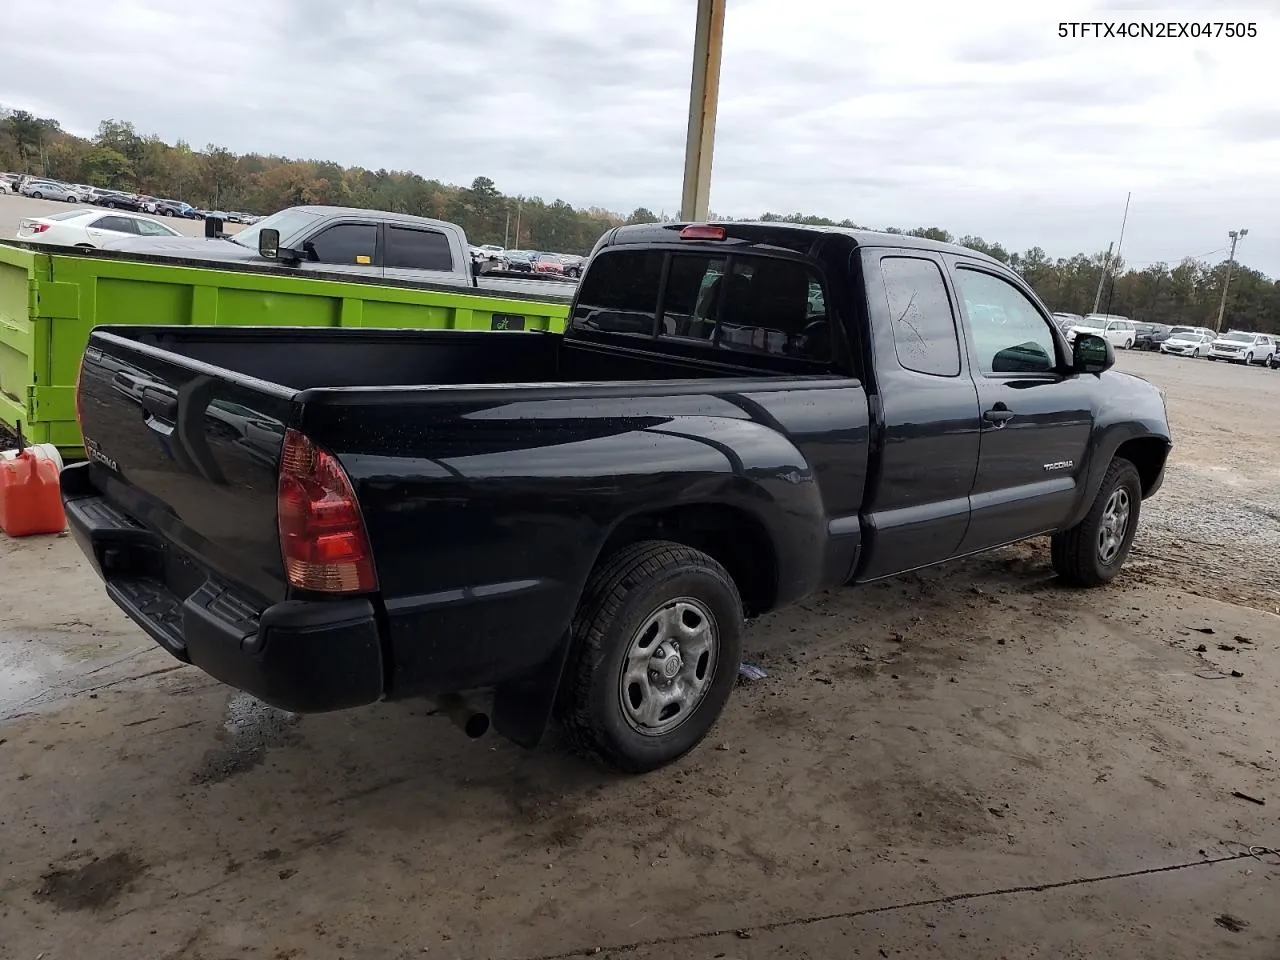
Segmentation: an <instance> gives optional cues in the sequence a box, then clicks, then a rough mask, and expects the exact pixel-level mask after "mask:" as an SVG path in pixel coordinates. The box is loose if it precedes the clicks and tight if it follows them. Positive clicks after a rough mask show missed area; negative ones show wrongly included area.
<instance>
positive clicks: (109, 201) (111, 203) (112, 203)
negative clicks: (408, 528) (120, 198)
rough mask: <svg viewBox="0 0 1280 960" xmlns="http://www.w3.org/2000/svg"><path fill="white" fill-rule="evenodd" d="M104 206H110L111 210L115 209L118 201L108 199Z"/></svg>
mask: <svg viewBox="0 0 1280 960" xmlns="http://www.w3.org/2000/svg"><path fill="white" fill-rule="evenodd" d="M103 206H104V207H106V208H108V209H109V210H114V209H115V208H116V202H115V201H114V200H108V201H107V202H106V203H104V204H103Z"/></svg>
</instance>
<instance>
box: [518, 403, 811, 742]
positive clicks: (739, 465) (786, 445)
mask: <svg viewBox="0 0 1280 960" xmlns="http://www.w3.org/2000/svg"><path fill="white" fill-rule="evenodd" d="M645 432H647V433H651V434H653V435H654V437H655V440H656V441H657V443H656V444H655V448H654V450H653V461H652V462H653V463H654V464H655V465H656V464H660V463H661V462H662V461H663V456H662V454H663V452H664V451H666V450H669V449H670V450H672V452H674V451H677V450H681V449H684V450H687V449H688V448H687V445H686V443H685V442H684V441H689V440H693V441H696V442H698V443H699V444H701V445H702V446H703V447H704V448H706V452H707V453H710V454H712V455H711V456H710V457H701V458H698V459H699V460H700V461H701V462H700V463H699V464H698V465H697V466H696V467H695V468H694V469H689V470H684V471H681V470H679V468H676V469H675V470H674V471H672V472H670V473H662V474H656V475H655V477H656V478H657V479H658V481H659V482H658V484H657V485H656V486H655V490H654V496H653V497H652V499H650V500H648V501H646V502H645V503H644V504H643V505H642V506H636V507H633V508H632V509H629V510H626V511H624V512H622V513H620V514H619V515H618V517H617V518H616V520H615V521H614V523H613V524H612V526H611V527H610V528H609V530H608V536H606V537H604V538H603V539H602V540H601V541H600V542H599V543H598V544H597V545H596V547H595V549H594V550H593V551H592V553H591V564H590V566H589V567H587V568H585V569H584V571H583V573H582V576H581V578H580V579H579V581H578V582H577V584H576V593H575V596H577V597H581V595H582V591H583V590H584V589H585V587H586V582H587V580H588V578H589V577H590V575H591V572H592V571H593V570H594V569H595V567H596V566H597V565H598V564H599V562H600V561H601V560H602V559H604V556H605V555H606V554H607V552H611V550H612V544H617V545H621V543H620V542H619V541H618V540H617V538H616V537H615V536H614V534H615V533H617V532H618V531H619V530H620V529H622V528H624V527H625V526H626V525H627V524H628V523H629V522H634V521H635V520H637V519H639V518H641V517H644V516H648V515H654V516H661V515H662V514H663V513H664V512H668V511H676V510H687V509H689V508H696V507H698V506H704V505H705V506H707V507H715V508H725V507H729V508H732V509H734V510H738V511H741V512H743V513H745V514H747V515H749V516H750V517H752V518H753V519H755V520H756V521H758V522H759V524H760V526H761V527H762V528H763V529H764V531H765V533H766V535H767V537H768V539H769V543H770V546H771V547H772V550H773V553H774V560H775V570H776V571H777V582H776V584H774V585H773V586H774V590H773V592H774V596H775V598H776V603H778V604H782V603H787V602H790V601H792V600H794V599H796V598H798V597H800V596H803V595H805V594H807V593H810V592H812V591H813V590H816V589H818V588H819V587H821V586H822V583H823V574H824V569H825V567H824V547H825V544H826V541H827V519H826V514H825V511H824V509H823V502H822V496H821V493H820V491H819V489H818V485H817V479H816V477H815V476H814V472H813V470H812V468H811V467H810V466H809V464H808V463H807V462H806V461H805V458H804V456H803V455H802V454H801V452H800V451H799V450H798V449H797V448H796V447H795V445H794V444H793V443H791V441H790V440H789V439H788V438H787V437H786V436H785V435H783V434H782V433H780V432H779V431H777V430H774V429H772V428H770V427H768V426H765V425H763V424H760V423H757V422H754V421H749V420H740V419H732V418H717V417H674V418H672V419H670V420H667V421H665V422H664V423H662V424H661V426H658V427H650V428H648V429H647V430H646V431H645ZM672 441H678V442H677V443H675V444H673V443H672ZM686 462H687V460H686ZM572 644H573V637H572V635H571V634H570V633H569V632H568V631H566V632H565V634H564V635H563V637H562V638H561V640H560V642H559V643H558V644H557V646H556V648H555V649H554V650H553V651H551V654H550V656H548V657H547V658H546V659H545V660H544V661H543V662H542V663H540V664H538V665H537V666H536V667H535V668H533V669H532V670H530V671H528V672H526V673H525V674H524V675H522V676H521V677H519V678H516V679H514V680H511V681H507V682H505V683H503V684H500V685H499V686H498V687H497V688H496V689H495V691H494V706H493V725H494V728H495V729H496V730H497V731H498V732H499V733H501V734H502V735H503V736H505V737H507V738H508V739H510V740H512V741H514V742H516V743H518V744H520V745H521V746H525V747H535V746H537V745H538V743H539V742H541V740H542V737H543V736H544V735H545V732H546V729H547V726H548V725H549V723H550V720H551V717H552V715H553V712H554V709H555V704H556V700H557V698H558V697H559V694H560V684H561V680H562V678H563V674H564V668H565V664H566V663H567V661H568V658H569V653H570V650H571V649H572Z"/></svg>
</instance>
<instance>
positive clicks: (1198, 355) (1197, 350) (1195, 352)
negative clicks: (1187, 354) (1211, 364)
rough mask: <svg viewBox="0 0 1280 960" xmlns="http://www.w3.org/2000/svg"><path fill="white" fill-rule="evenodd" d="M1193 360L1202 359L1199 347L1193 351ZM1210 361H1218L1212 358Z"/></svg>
mask: <svg viewBox="0 0 1280 960" xmlns="http://www.w3.org/2000/svg"><path fill="white" fill-rule="evenodd" d="M1191 359H1192V360H1199V359H1200V348H1199V347H1196V348H1195V349H1194V350H1192V351H1191ZM1209 359H1210V360H1216V359H1217V357H1210V358H1209Z"/></svg>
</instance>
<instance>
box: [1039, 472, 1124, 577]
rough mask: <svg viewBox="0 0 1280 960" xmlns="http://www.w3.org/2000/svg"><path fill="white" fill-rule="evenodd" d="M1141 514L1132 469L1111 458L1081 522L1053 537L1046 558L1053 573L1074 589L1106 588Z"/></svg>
mask: <svg viewBox="0 0 1280 960" xmlns="http://www.w3.org/2000/svg"><path fill="white" fill-rule="evenodd" d="M1141 509H1142V479H1141V478H1140V477H1139V476H1138V469H1137V467H1135V466H1134V465H1133V464H1132V463H1130V462H1129V461H1128V460H1125V459H1123V458H1120V457H1117V458H1116V459H1114V460H1112V461H1111V466H1109V467H1107V472H1106V475H1105V476H1103V478H1102V485H1101V486H1100V487H1099V488H1098V494H1097V496H1096V497H1094V500H1093V506H1092V507H1090V508H1089V512H1088V514H1086V515H1085V518H1084V519H1083V520H1081V521H1080V522H1079V523H1077V524H1076V525H1075V526H1074V527H1072V528H1071V529H1069V530H1063V531H1062V532H1061V533H1055V534H1054V535H1053V538H1052V540H1051V541H1050V558H1051V560H1052V562H1053V569H1054V571H1056V572H1057V574H1058V576H1060V577H1061V578H1062V579H1063V580H1065V581H1066V582H1067V583H1069V584H1071V585H1072V586H1076V587H1098V586H1102V585H1103V584H1105V583H1110V582H1111V580H1112V579H1114V577H1115V575H1116V574H1117V573H1119V572H1120V568H1121V567H1122V566H1123V565H1124V561H1125V558H1126V557H1128V556H1129V548H1130V547H1131V546H1132V545H1133V536H1134V534H1135V533H1136V532H1137V530H1138V515H1139V513H1140V512H1141Z"/></svg>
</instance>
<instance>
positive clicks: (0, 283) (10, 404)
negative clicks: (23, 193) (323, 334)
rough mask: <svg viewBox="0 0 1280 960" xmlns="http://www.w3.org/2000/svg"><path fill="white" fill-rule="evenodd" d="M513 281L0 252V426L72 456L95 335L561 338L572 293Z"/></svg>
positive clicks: (30, 249)
mask: <svg viewBox="0 0 1280 960" xmlns="http://www.w3.org/2000/svg"><path fill="white" fill-rule="evenodd" d="M210 242H211V243H212V242H215V241H210ZM216 242H221V241H216ZM511 283H515V284H516V287H519V290H517V289H516V287H512V286H511ZM511 283H508V284H507V285H506V288H503V289H497V288H496V287H495V284H498V281H492V282H489V281H486V282H485V284H484V285H483V286H482V287H480V288H464V287H459V286H457V285H456V284H455V285H446V284H437V285H432V284H425V283H409V282H405V281H393V280H370V279H367V278H361V277H356V276H351V275H336V274H335V275H329V274H321V273H315V272H307V273H299V272H297V271H291V270H288V269H286V268H282V267H279V266H273V265H257V264H237V263H220V264H212V263H205V262H196V261H179V260H174V259H173V258H162V257H155V256H147V255H144V254H132V253H122V252H115V251H106V250H90V251H80V250H73V249H71V248H67V247H55V246H49V245H43V244H34V243H17V242H14V243H10V242H5V243H0V423H4V424H7V425H8V426H10V427H12V426H13V425H14V424H15V423H16V422H17V421H19V420H21V421H22V425H23V430H24V432H25V433H26V436H27V438H28V439H29V440H31V441H32V442H36V443H54V444H56V445H57V446H58V448H59V449H60V450H61V451H62V453H63V456H64V458H68V459H71V458H75V457H78V456H80V455H81V452H82V448H81V435H80V430H79V427H78V425H77V423H76V412H75V401H74V390H75V387H74V384H75V378H76V371H77V370H78V369H79V367H80V358H81V355H82V354H83V352H84V348H85V343H86V341H87V340H88V335H89V331H90V330H91V329H92V328H94V327H97V326H103V325H122V324H135V323H138V324H141V323H150V324H184V325H185V324H189V325H191V326H192V327H199V326H214V325H217V326H219V327H222V328H225V327H227V326H230V325H244V326H261V325H264V324H270V325H273V326H285V325H288V326H293V327H308V328H317V327H318V328H338V329H344V328H356V329H357V332H358V330H359V329H361V328H363V329H369V328H379V327H381V328H398V329H405V330H418V329H456V330H549V331H557V332H558V331H560V330H561V329H563V326H564V320H565V316H566V315H567V313H568V309H569V304H568V299H567V297H568V295H569V292H571V291H572V289H573V288H574V286H575V285H574V284H568V283H554V282H550V281H545V282H543V281H527V282H524V283H523V286H522V287H520V283H519V282H518V281H512V282H511ZM566 291H568V292H566Z"/></svg>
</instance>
